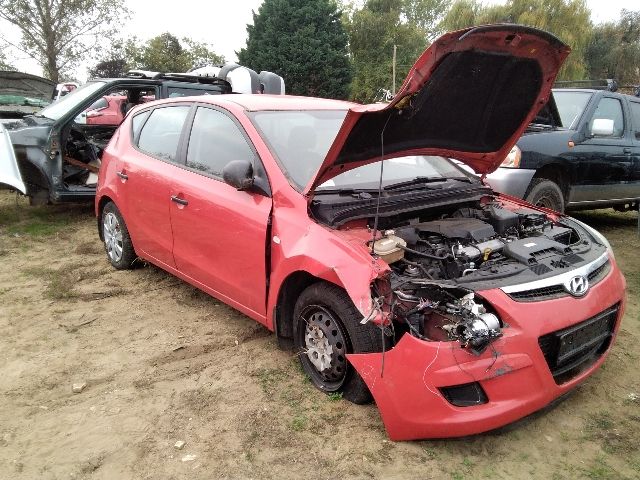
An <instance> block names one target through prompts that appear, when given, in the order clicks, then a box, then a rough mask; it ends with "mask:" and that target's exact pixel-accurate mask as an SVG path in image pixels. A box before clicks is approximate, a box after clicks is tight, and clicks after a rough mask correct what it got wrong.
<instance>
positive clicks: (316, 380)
mask: <svg viewBox="0 0 640 480" xmlns="http://www.w3.org/2000/svg"><path fill="white" fill-rule="evenodd" d="M361 319H362V315H361V314H360V313H359V312H358V310H357V309H356V308H355V306H354V305H353V302H352V301H351V299H350V298H349V297H348V296H347V294H346V293H345V292H344V291H343V290H342V289H340V288H338V287H337V286H335V285H332V284H329V283H325V282H318V283H315V284H313V285H311V286H310V287H308V288H307V289H306V290H304V291H303V292H302V294H301V295H300V297H299V298H298V301H297V302H296V305H295V309H294V326H293V328H294V332H293V336H294V343H295V347H296V351H297V352H298V356H299V358H300V363H301V364H302V368H303V370H304V371H305V373H306V374H307V375H308V376H309V378H310V379H311V382H312V383H313V384H314V386H316V387H317V388H318V389H320V390H322V391H323V392H326V393H333V392H340V393H342V395H343V398H345V399H346V400H349V401H351V402H353V403H358V404H363V403H369V402H370V401H371V400H372V398H371V393H370V392H369V389H368V388H367V385H366V383H365V382H364V380H362V377H360V375H359V374H358V372H356V371H355V369H354V368H353V367H352V366H351V365H350V364H349V363H348V361H347V358H346V355H347V354H348V353H368V352H380V351H382V338H381V333H380V329H378V328H377V327H376V326H375V325H373V324H371V323H367V324H365V325H362V324H361V323H360V320H361Z"/></svg>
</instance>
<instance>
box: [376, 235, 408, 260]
mask: <svg viewBox="0 0 640 480" xmlns="http://www.w3.org/2000/svg"><path fill="white" fill-rule="evenodd" d="M398 245H400V246H402V247H406V246H407V242H405V241H404V240H403V239H401V238H400V237H396V236H395V235H393V234H385V236H384V237H383V238H381V239H380V240H376V241H375V242H373V253H375V254H376V255H377V256H379V257H380V258H381V259H382V260H384V261H385V262H387V263H393V262H397V261H398V260H400V259H402V258H404V250H402V249H401V248H400V247H399V246H398Z"/></svg>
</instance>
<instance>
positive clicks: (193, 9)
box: [2, 0, 640, 80]
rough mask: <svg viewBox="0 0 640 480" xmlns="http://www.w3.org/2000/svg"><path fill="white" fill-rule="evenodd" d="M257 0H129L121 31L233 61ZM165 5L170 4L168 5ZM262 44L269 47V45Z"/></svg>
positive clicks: (601, 4) (614, 12)
mask: <svg viewBox="0 0 640 480" xmlns="http://www.w3.org/2000/svg"><path fill="white" fill-rule="evenodd" d="M261 3H262V0H231V1H224V2H222V1H219V0H218V1H204V2H203V1H202V0H180V1H178V2H175V3H170V4H167V3H164V2H158V1H157V0H129V1H128V5H129V8H130V9H131V11H132V18H131V20H130V21H128V22H126V23H124V25H123V30H122V31H123V34H124V35H135V36H137V37H139V38H141V39H142V40H147V39H149V38H152V37H154V36H156V35H159V34H161V33H163V32H171V33H172V34H174V35H176V36H178V37H183V36H189V37H191V38H193V39H194V40H197V41H201V42H207V43H209V44H211V45H212V46H213V49H214V50H215V51H216V52H217V53H220V54H222V55H224V56H225V59H226V60H227V61H236V60H237V58H236V54H235V52H236V51H237V50H240V49H241V48H242V47H243V46H244V45H245V42H246V35H247V29H246V25H247V23H251V22H252V20H253V18H252V16H251V11H252V10H255V11H256V12H257V10H258V8H259V6H260V4H261ZM484 3H488V4H496V3H504V0H485V2H484ZM587 4H588V5H589V8H591V11H592V18H593V20H594V22H596V23H599V22H603V21H608V20H614V19H616V18H618V16H619V13H620V10H621V9H623V8H626V9H627V10H638V9H640V4H639V3H638V0H606V1H605V0H587ZM167 5H170V7H169V8H168V9H167V8H166V6H167ZM2 28H3V29H5V28H6V25H2ZM18 40H19V36H17V32H16V41H18ZM264 48H269V45H265V46H264ZM12 53H13V52H12ZM14 63H15V65H16V67H18V68H19V69H20V70H23V71H27V72H29V73H34V74H36V75H41V74H42V70H41V69H40V67H39V66H38V65H37V64H36V63H35V62H33V61H30V60H27V59H22V60H20V61H18V62H14ZM92 63H93V62H92ZM77 76H78V78H79V79H81V80H83V79H85V78H86V67H84V68H81V69H79V71H78V72H77Z"/></svg>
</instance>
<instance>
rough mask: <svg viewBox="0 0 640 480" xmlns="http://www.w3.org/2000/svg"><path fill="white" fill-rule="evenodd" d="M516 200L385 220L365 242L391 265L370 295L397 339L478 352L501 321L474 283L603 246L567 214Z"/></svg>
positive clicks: (548, 267) (540, 271)
mask: <svg viewBox="0 0 640 480" xmlns="http://www.w3.org/2000/svg"><path fill="white" fill-rule="evenodd" d="M515 207H516V208H506V207H505V206H504V205H503V204H502V203H500V202H498V201H487V202H485V203H480V202H477V203H476V204H473V205H471V206H469V205H468V204H467V205H466V206H463V207H461V208H456V207H455V206H452V207H451V208H450V213H449V212H444V213H443V212H440V213H439V214H438V215H437V216H435V217H432V218H431V219H429V218H425V217H424V216H419V217H414V218H396V219H395V220H389V219H387V220H385V222H384V224H383V226H384V227H386V230H382V232H381V233H379V236H377V237H376V240H375V241H372V242H369V249H370V252H371V254H372V255H374V256H376V257H378V258H380V259H382V260H384V261H385V262H386V263H387V264H388V265H389V267H390V270H391V271H390V273H389V275H388V276H387V277H386V278H385V279H384V280H379V281H378V282H376V284H375V285H374V297H375V298H376V299H377V300H376V302H377V304H378V309H377V310H378V312H381V313H383V314H384V315H385V316H386V318H389V319H390V320H393V321H392V322H388V325H389V326H390V328H391V330H392V335H393V337H394V338H395V341H397V340H398V336H402V335H404V334H407V333H408V334H410V335H413V336H415V337H417V338H420V339H423V340H428V341H458V342H459V343H460V345H461V346H462V347H463V348H466V349H468V350H469V351H471V352H472V353H474V354H480V353H482V352H483V351H484V350H485V349H486V348H487V347H488V346H489V345H490V344H491V343H492V342H493V341H494V340H495V339H497V338H499V337H500V336H501V335H502V329H503V328H504V325H503V324H502V322H501V320H500V319H499V317H498V316H497V314H496V313H495V312H494V311H492V307H491V306H490V305H489V304H488V303H487V302H484V301H483V299H482V298H481V297H480V296H479V295H478V294H476V293H475V292H476V291H478V290H482V289H487V288H495V287H499V286H503V285H509V284H513V283H524V282H527V281H531V280H537V279H540V278H544V277H546V276H551V275H554V274H556V273H561V272H565V271H569V270H570V269H571V268H573V267H574V266H577V265H580V264H583V263H586V262H589V261H591V260H592V259H593V257H594V255H600V254H601V253H602V252H603V251H604V250H603V248H600V247H601V246H599V245H598V244H595V243H594V242H592V241H591V239H590V237H588V235H586V234H585V232H583V231H582V230H581V229H579V228H577V227H576V225H575V224H573V223H572V222H570V221H568V220H564V221H562V222H554V221H552V219H551V218H550V217H548V216H547V215H545V214H543V213H541V212H539V211H536V210H533V209H530V208H525V207H520V206H515ZM389 227H394V228H389Z"/></svg>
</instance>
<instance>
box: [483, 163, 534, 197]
mask: <svg viewBox="0 0 640 480" xmlns="http://www.w3.org/2000/svg"><path fill="white" fill-rule="evenodd" d="M535 174H536V171H535V170H527V169H525V168H505V167H500V168H498V169H497V170H496V171H495V172H492V173H490V174H489V175H487V176H486V178H485V180H486V182H487V183H488V184H489V186H490V187H491V189H492V190H494V191H496V192H500V193H506V194H507V195H511V196H512V197H518V198H524V196H525V194H526V193H527V189H528V188H529V184H530V183H531V179H532V178H533V176H534V175H535Z"/></svg>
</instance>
